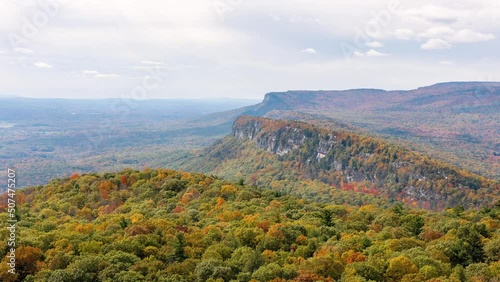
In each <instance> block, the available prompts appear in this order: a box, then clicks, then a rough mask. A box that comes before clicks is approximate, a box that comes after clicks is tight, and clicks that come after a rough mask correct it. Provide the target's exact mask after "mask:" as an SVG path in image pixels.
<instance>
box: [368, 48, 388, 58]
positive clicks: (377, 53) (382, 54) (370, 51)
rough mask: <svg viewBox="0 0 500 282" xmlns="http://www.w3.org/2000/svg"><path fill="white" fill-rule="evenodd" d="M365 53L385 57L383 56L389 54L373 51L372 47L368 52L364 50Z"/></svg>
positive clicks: (370, 55) (369, 55)
mask: <svg viewBox="0 0 500 282" xmlns="http://www.w3.org/2000/svg"><path fill="white" fill-rule="evenodd" d="M366 55H367V56H368V57H385V56H389V54H385V53H381V52H378V51H375V50H373V49H370V50H368V52H366Z"/></svg>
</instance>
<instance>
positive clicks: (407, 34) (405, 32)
mask: <svg viewBox="0 0 500 282" xmlns="http://www.w3.org/2000/svg"><path fill="white" fill-rule="evenodd" d="M391 34H392V35H394V37H396V38H397V39H401V40H410V39H412V38H413V36H414V35H415V32H414V31H413V30H411V29H406V28H398V29H396V30H395V31H393V32H392V33H391Z"/></svg>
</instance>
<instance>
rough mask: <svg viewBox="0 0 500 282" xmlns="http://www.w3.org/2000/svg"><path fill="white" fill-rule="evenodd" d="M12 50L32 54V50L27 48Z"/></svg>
mask: <svg viewBox="0 0 500 282" xmlns="http://www.w3.org/2000/svg"><path fill="white" fill-rule="evenodd" d="M14 52H16V53H21V54H33V50H31V49H28V48H14Z"/></svg>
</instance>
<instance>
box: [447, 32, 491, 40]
mask: <svg viewBox="0 0 500 282" xmlns="http://www.w3.org/2000/svg"><path fill="white" fill-rule="evenodd" d="M492 39H495V35H493V34H491V33H481V32H476V31H473V30H470V29H462V30H459V31H457V32H455V33H454V34H453V35H452V36H450V37H449V40H450V41H451V42H457V43H474V42H484V41H489V40H492Z"/></svg>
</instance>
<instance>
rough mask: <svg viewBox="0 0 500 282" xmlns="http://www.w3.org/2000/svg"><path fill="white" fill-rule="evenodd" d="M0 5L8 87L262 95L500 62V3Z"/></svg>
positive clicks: (447, 74)
mask: <svg viewBox="0 0 500 282" xmlns="http://www.w3.org/2000/svg"><path fill="white" fill-rule="evenodd" d="M43 3H45V4H43ZM47 3H48V4H47ZM0 11H2V12H3V13H2V15H3V16H2V17H0V36H1V37H2V38H4V40H2V41H0V94H14V95H22V96H33V97H63V98H102V97H120V96H121V95H123V93H130V91H132V90H133V89H135V88H136V87H137V84H138V83H142V82H141V81H142V80H143V78H144V77H157V76H161V77H162V79H161V80H158V81H161V83H158V85H156V84H155V85H156V86H155V87H154V88H151V89H149V90H148V91H150V93H148V97H151V98H160V97H161V98H174V97H177V98H178V97H183V98H186V97H192V98H193V97H240V98H261V97H262V96H263V95H264V94H265V93H266V92H269V91H281V90H288V89H345V88H357V87H376V88H386V89H409V88H414V87H418V86H422V85H426V84H432V83H435V82H440V81H450V80H481V78H483V77H491V76H492V75H493V74H494V73H498V72H499V71H500V63H499V58H498V57H497V56H498V55H497V54H498V51H497V50H498V49H500V44H499V42H498V36H499V31H500V22H499V21H498V20H497V19H498V18H499V17H500V2H498V1H493V0H491V1H488V0H487V1H481V2H477V1H473V0H455V1H451V0H443V1H440V2H439V3H438V4H436V1H430V0H420V1H416V0H408V1H400V2H398V1H397V0H367V1H363V3H362V4H359V3H353V2H351V1H337V0H336V1H323V0H315V1H306V0H297V1H284V0H276V1H264V0H252V1H250V0H242V1H230V0H208V1H199V0H186V1H172V0H166V1H153V0H144V1H135V0H123V1H98V0H72V1H63V0H54V1H47V2H46V1H30V0H19V1H12V0H0ZM451 65H453V67H452V68H450V66H451ZM27 85H30V86H27Z"/></svg>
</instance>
